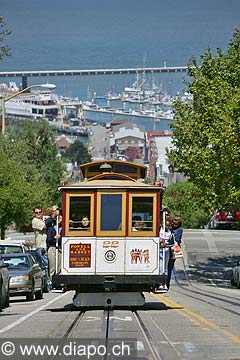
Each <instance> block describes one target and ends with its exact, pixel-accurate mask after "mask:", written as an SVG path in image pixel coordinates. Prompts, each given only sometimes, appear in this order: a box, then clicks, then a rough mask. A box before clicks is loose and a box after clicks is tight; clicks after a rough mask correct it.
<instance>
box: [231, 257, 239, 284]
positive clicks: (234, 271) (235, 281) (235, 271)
mask: <svg viewBox="0 0 240 360" xmlns="http://www.w3.org/2000/svg"><path fill="white" fill-rule="evenodd" d="M231 285H232V286H236V287H237V288H238V289H240V260H238V262H237V265H236V266H234V267H233V268H232V273H231Z"/></svg>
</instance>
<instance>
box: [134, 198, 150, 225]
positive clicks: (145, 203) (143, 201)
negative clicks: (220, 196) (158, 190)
mask: <svg viewBox="0 0 240 360" xmlns="http://www.w3.org/2000/svg"><path fill="white" fill-rule="evenodd" d="M152 230H153V197H135V196H134V197H133V199H132V231H152Z"/></svg>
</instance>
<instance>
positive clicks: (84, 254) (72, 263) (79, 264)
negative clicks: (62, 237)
mask: <svg viewBox="0 0 240 360" xmlns="http://www.w3.org/2000/svg"><path fill="white" fill-rule="evenodd" d="M69 267H70V268H85V267H91V244H82V243H80V244H70V251H69Z"/></svg>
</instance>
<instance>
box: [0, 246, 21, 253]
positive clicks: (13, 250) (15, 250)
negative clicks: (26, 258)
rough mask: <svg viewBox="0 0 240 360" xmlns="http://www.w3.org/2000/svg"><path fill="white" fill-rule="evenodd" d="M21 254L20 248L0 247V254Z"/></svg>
mask: <svg viewBox="0 0 240 360" xmlns="http://www.w3.org/2000/svg"><path fill="white" fill-rule="evenodd" d="M22 252H23V250H22V247H21V246H19V245H0V254H13V253H14V254H19V253H22Z"/></svg>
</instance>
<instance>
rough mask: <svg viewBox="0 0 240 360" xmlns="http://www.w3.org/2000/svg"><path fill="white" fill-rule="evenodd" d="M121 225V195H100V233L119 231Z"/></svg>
mask: <svg viewBox="0 0 240 360" xmlns="http://www.w3.org/2000/svg"><path fill="white" fill-rule="evenodd" d="M121 224H122V195H121V194H102V195H101V220H100V230H101V231H117V230H121Z"/></svg>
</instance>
